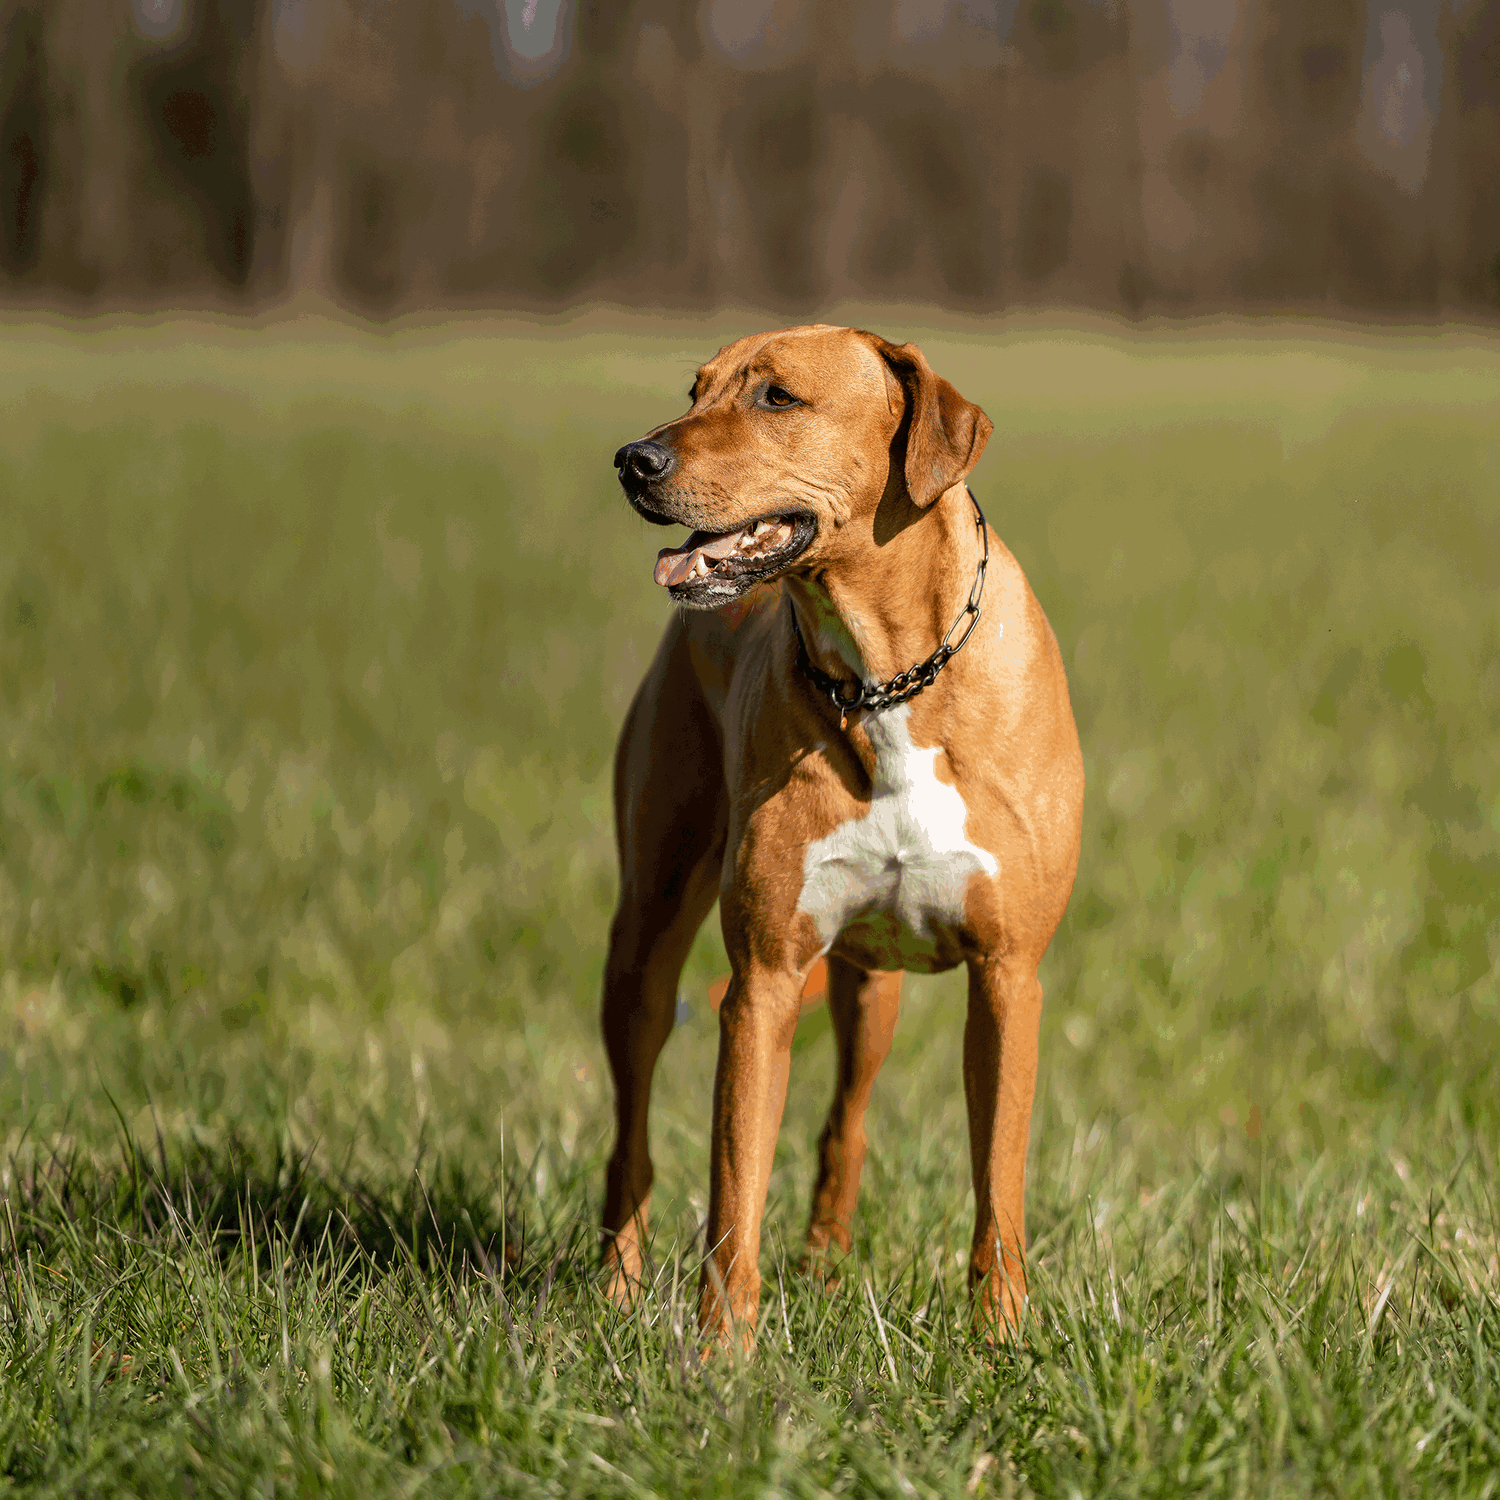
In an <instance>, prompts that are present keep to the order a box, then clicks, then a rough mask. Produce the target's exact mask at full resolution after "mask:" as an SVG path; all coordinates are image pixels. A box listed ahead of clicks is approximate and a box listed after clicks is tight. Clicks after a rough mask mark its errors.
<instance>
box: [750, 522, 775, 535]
mask: <svg viewBox="0 0 1500 1500" xmlns="http://www.w3.org/2000/svg"><path fill="white" fill-rule="evenodd" d="M770 529H771V523H770V522H769V521H757V522H756V523H755V533H754V534H755V535H756V536H764V535H765V534H766V533H767V532H768V531H769V530H770Z"/></svg>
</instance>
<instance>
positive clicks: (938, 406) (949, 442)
mask: <svg viewBox="0 0 1500 1500" xmlns="http://www.w3.org/2000/svg"><path fill="white" fill-rule="evenodd" d="M869 338H870V340H871V342H872V343H873V344H874V346H875V350H876V352H877V353H878V354H879V355H880V357H881V358H882V359H883V360H885V362H886V365H887V366H888V367H889V369H890V371H891V374H892V375H894V376H895V378H896V379H897V381H899V382H900V385H901V389H902V391H903V392H904V394H905V396H906V421H905V423H904V426H905V428H906V488H907V490H908V491H909V492H910V494H911V498H912V502H913V503H914V504H916V505H921V506H927V505H931V504H932V502H933V501H934V500H936V499H937V497H938V496H939V495H941V494H942V493H943V492H944V491H945V490H947V489H949V488H951V487H952V486H953V485H955V484H957V483H958V482H959V480H961V479H962V478H963V477H964V476H965V475H966V474H967V473H968V472H969V471H970V470H971V469H972V468H973V467H974V465H975V464H977V463H978V462H979V455H980V454H981V453H983V452H984V445H985V444H986V443H987V442H988V441H989V437H990V434H991V433H992V432H993V431H994V430H995V424H994V423H993V422H991V421H990V419H989V418H988V417H987V416H985V414H984V413H983V412H982V411H980V409H979V408H978V407H977V406H975V405H974V403H973V402H972V401H965V400H964V398H963V397H962V396H960V395H959V394H958V392H957V391H956V390H954V389H953V387H952V386H951V385H949V384H948V382H947V381H946V380H944V379H943V378H942V376H941V375H938V374H936V373H935V372H934V371H933V368H932V366H931V365H929V364H928V363H927V361H926V359H925V358H924V357H923V354H922V351H921V350H920V349H918V348H917V346H916V345H915V344H892V343H889V342H887V341H886V340H885V339H883V338H881V337H880V336H879V335H878V334H870V335H869Z"/></svg>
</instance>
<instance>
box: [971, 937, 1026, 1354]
mask: <svg viewBox="0 0 1500 1500" xmlns="http://www.w3.org/2000/svg"><path fill="white" fill-rule="evenodd" d="M1041 1015H1042V986H1041V982H1040V981H1039V980H1038V979H1037V977H1036V967H1035V965H1034V964H1032V965H1030V966H1028V965H1026V964H1025V963H1024V962H1023V961H1018V960H1014V959H1002V958H992V959H990V960H988V961H985V962H973V963H971V964H970V965H969V1014H968V1019H967V1021H966V1022H965V1025H964V1097H965V1100H966V1102H967V1103H968V1106H969V1153H970V1157H971V1159H972V1165H973V1171H974V1208H975V1215H976V1217H975V1222H974V1244H973V1248H972V1250H971V1252H970V1256H969V1293H970V1296H971V1297H972V1298H973V1306H974V1322H975V1325H976V1326H977V1327H985V1326H989V1327H991V1328H995V1327H997V1325H1000V1324H1005V1325H1009V1327H1010V1328H1012V1329H1015V1328H1017V1327H1019V1325H1020V1321H1021V1308H1022V1306H1023V1305H1024V1303H1025V1300H1026V1145H1027V1141H1028V1139H1029V1138H1030V1135H1031V1103H1032V1096H1033V1095H1034V1093H1035V1091H1036V1066H1037V1032H1038V1030H1039V1027H1040V1025H1041Z"/></svg>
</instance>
